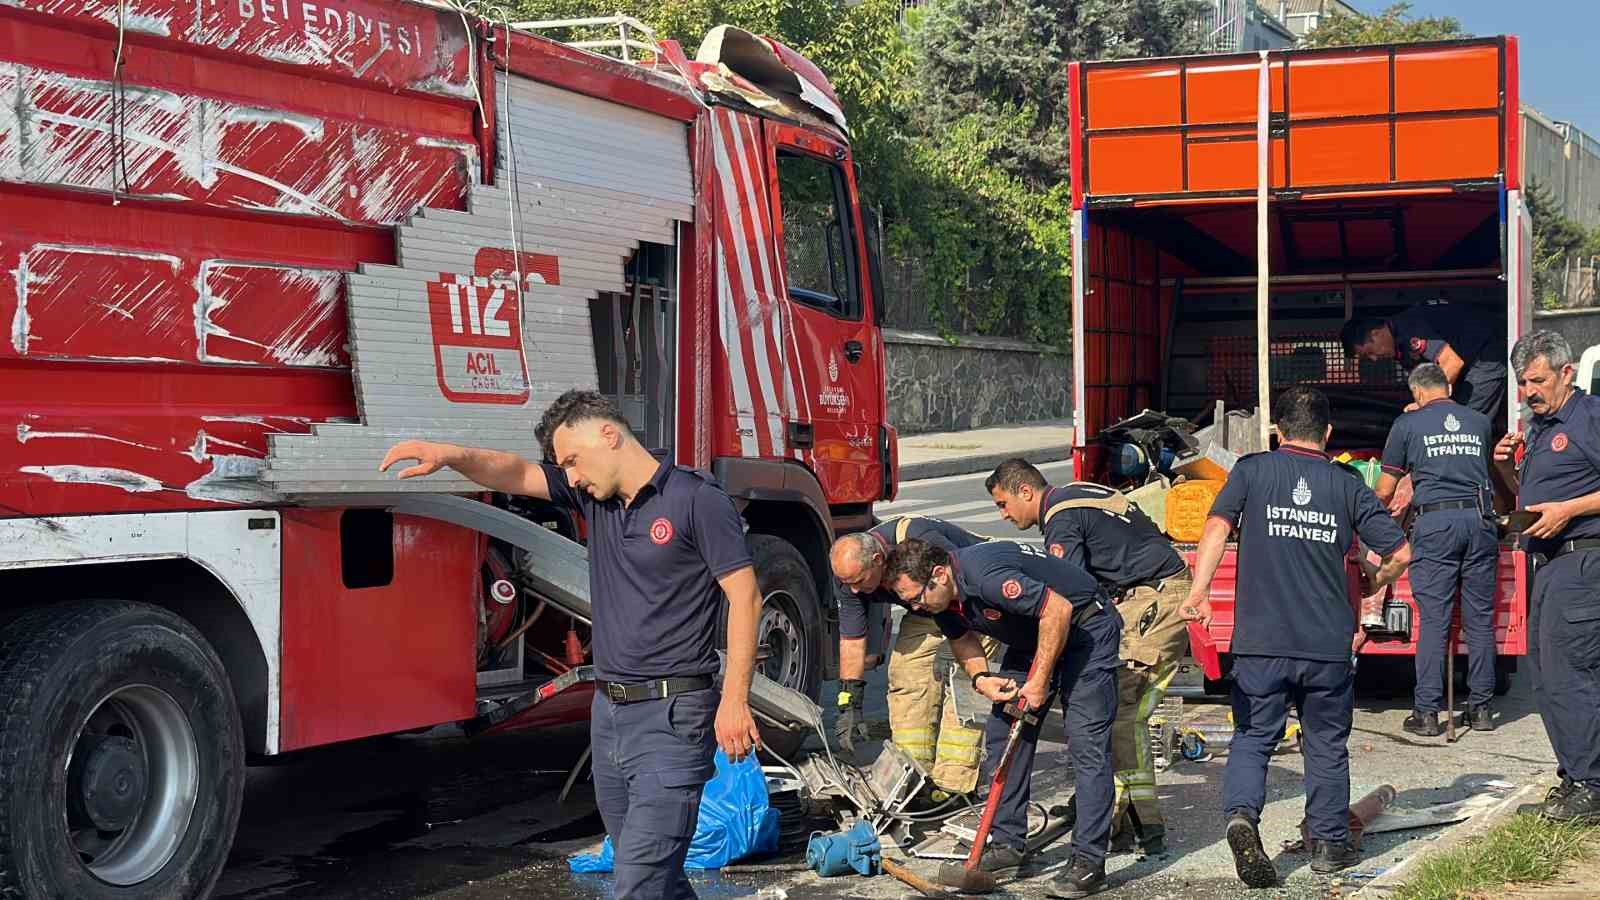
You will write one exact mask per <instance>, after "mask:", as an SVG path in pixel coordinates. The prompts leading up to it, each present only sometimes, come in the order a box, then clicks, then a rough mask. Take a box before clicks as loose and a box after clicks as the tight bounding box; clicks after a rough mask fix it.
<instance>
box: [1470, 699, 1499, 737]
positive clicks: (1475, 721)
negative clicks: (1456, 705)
mask: <svg viewBox="0 0 1600 900" xmlns="http://www.w3.org/2000/svg"><path fill="white" fill-rule="evenodd" d="M1467 724H1468V725H1470V726H1472V730H1473V731H1493V730H1494V708H1493V707H1491V706H1490V705H1489V704H1487V703H1485V704H1483V705H1482V706H1469V707H1467Z"/></svg>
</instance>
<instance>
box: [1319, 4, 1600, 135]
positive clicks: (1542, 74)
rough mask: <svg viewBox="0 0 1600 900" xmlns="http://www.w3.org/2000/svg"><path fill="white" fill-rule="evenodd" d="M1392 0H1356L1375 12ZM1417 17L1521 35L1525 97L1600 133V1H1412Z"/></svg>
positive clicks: (1474, 31) (1477, 31) (1552, 114)
mask: <svg viewBox="0 0 1600 900" xmlns="http://www.w3.org/2000/svg"><path fill="white" fill-rule="evenodd" d="M1389 2H1390V0H1354V2H1353V3H1352V4H1351V5H1352V6H1355V7H1356V8H1357V9H1359V10H1361V11H1362V12H1367V13H1374V12H1379V11H1381V10H1382V9H1383V8H1384V7H1386V6H1388V5H1389ZM1411 12H1412V14H1413V15H1417V16H1454V17H1456V18H1457V19H1460V20H1461V25H1462V27H1463V28H1465V29H1466V30H1467V31H1468V32H1469V33H1471V34H1475V35H1479V36H1488V35H1494V34H1509V35H1515V36H1516V37H1517V43H1518V48H1519V51H1520V52H1519V54H1518V56H1519V68H1520V69H1521V76H1522V102H1523V103H1526V104H1528V105H1531V106H1533V107H1534V108H1535V109H1538V110H1539V111H1540V112H1542V113H1544V114H1545V115H1547V116H1549V117H1551V118H1553V119H1557V120H1559V121H1564V122H1573V123H1576V124H1577V126H1578V127H1579V128H1581V129H1583V130H1584V131H1586V132H1588V133H1589V134H1591V135H1595V136H1597V137H1600V84H1597V83H1600V0H1412V3H1411Z"/></svg>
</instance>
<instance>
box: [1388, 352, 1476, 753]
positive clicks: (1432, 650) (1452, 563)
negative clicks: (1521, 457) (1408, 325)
mask: <svg viewBox="0 0 1600 900" xmlns="http://www.w3.org/2000/svg"><path fill="white" fill-rule="evenodd" d="M1410 385H1411V396H1412V398H1413V399H1415V400H1416V406H1417V408H1416V409H1415V410H1412V411H1411V412H1408V413H1405V414H1403V415H1401V416H1400V418H1399V419H1396V420H1395V423H1394V427H1392V428H1390V429H1389V440H1388V443H1386V444H1385V445H1384V448H1383V474H1382V475H1381V476H1379V478H1378V491H1377V493H1378V499H1379V500H1380V501H1382V502H1383V503H1384V505H1385V506H1387V505H1388V503H1389V500H1390V499H1391V498H1393V497H1394V492H1395V489H1396V488H1397V487H1398V486H1399V484H1400V479H1401V478H1404V477H1405V476H1407V475H1410V476H1411V480H1412V482H1413V484H1415V486H1416V494H1415V496H1414V498H1413V499H1412V501H1411V503H1412V506H1413V507H1414V508H1415V509H1416V511H1417V520H1416V524H1414V525H1413V526H1412V527H1411V544H1412V550H1413V557H1412V560H1411V592H1412V595H1413V596H1415V597H1416V599H1417V611H1418V612H1419V613H1420V614H1421V617H1422V623H1421V627H1420V629H1419V631H1420V634H1419V635H1418V637H1417V659H1416V665H1417V687H1416V694H1415V696H1414V697H1413V699H1412V703H1411V710H1412V712H1411V715H1410V716H1409V717H1407V719H1406V721H1405V724H1404V725H1403V726H1402V727H1403V728H1405V730H1406V731H1409V732H1410V733H1412V734H1415V735H1419V736H1422V737H1435V736H1437V735H1439V734H1440V733H1441V732H1442V731H1443V729H1442V728H1441V727H1440V725H1439V708H1440V706H1441V704H1442V702H1443V700H1444V688H1443V684H1444V655H1445V654H1446V653H1454V652H1455V648H1454V646H1447V643H1449V635H1448V631H1449V625H1450V615H1451V607H1452V606H1453V605H1454V601H1455V596H1456V590H1457V589H1458V588H1459V589H1460V591H1461V630H1462V632H1463V633H1464V634H1465V635H1466V638H1467V649H1468V651H1469V654H1470V655H1469V656H1468V661H1469V668H1468V669H1467V685H1468V686H1469V687H1470V688H1471V691H1472V695H1471V698H1470V699H1469V700H1468V704H1467V722H1468V724H1470V725H1471V726H1472V727H1473V728H1474V729H1476V730H1478V731H1492V730H1493V729H1494V718H1493V711H1492V710H1491V709H1490V707H1489V703H1490V701H1491V700H1493V699H1494V655H1495V647H1494V596H1495V581H1496V578H1495V576H1496V571H1497V569H1498V567H1499V563H1500V540H1499V537H1498V535H1497V534H1496V533H1495V525H1494V520H1493V519H1492V518H1491V517H1492V516H1493V515H1494V501H1493V492H1494V488H1493V486H1492V485H1491V484H1490V481H1489V450H1490V448H1491V447H1492V446H1493V445H1492V443H1491V442H1490V440H1489V434H1490V431H1491V429H1490V426H1489V419H1488V417H1486V416H1484V415H1483V414H1482V413H1480V412H1478V411H1477V410H1475V409H1470V408H1468V407H1465V406H1462V405H1461V404H1459V403H1457V402H1455V401H1454V400H1451V399H1450V383H1449V382H1448V381H1446V380H1445V376H1444V371H1443V370H1442V369H1440V368H1439V367H1438V366H1436V365H1434V364H1433V363H1423V364H1422V365H1420V366H1417V367H1416V368H1415V369H1413V370H1412V372H1411V377H1410ZM1448 714H1449V715H1455V711H1454V710H1450V711H1449V713H1448Z"/></svg>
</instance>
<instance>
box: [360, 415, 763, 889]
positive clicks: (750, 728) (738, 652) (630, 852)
mask: <svg viewBox="0 0 1600 900" xmlns="http://www.w3.org/2000/svg"><path fill="white" fill-rule="evenodd" d="M539 439H540V442H541V443H543V444H544V445H545V447H546V448H548V449H551V450H553V456H554V458H555V460H556V463H557V464H556V465H550V464H543V465H536V464H534V463H530V462H529V461H527V460H525V459H523V458H522V457H520V456H518V455H516V454H515V453H504V452H501V451H498V450H484V449H477V448H468V447H457V446H453V445H450V444H437V443H429V442H426V441H402V442H401V443H399V444H396V445H395V446H394V447H393V448H391V449H390V450H389V453H388V455H387V456H386V457H385V458H384V461H383V464H382V466H381V468H383V469H388V468H389V466H391V465H393V464H394V463H395V462H397V461H399V460H402V459H414V460H417V464H416V465H414V466H411V467H410V468H407V469H405V470H403V471H401V472H400V477H401V478H414V477H417V476H419V475H428V474H431V473H433V472H435V471H438V470H439V469H440V468H442V467H444V466H449V467H450V468H452V469H455V470H456V471H458V472H460V473H461V474H463V475H465V476H467V477H468V478H470V479H472V480H473V481H475V482H477V483H478V484H481V485H483V486H484V487H486V488H488V489H490V490H494V491H500V492H503V493H508V494H521V495H524V496H529V497H537V498H540V499H545V500H550V501H551V502H553V503H557V504H560V505H562V506H566V507H569V508H571V509H573V510H576V511H577V512H579V513H581V514H582V515H583V517H584V519H585V520H586V521H587V523H588V526H589V588H590V597H591V603H592V606H593V615H594V622H593V626H594V668H595V676H596V685H595V687H596V690H595V696H594V702H593V706H592V708H591V710H590V723H589V729H590V732H589V733H590V744H591V751H592V759H593V768H594V786H595V799H596V802H597V804H598V806H599V807H600V815H601V817H602V818H603V819H604V821H605V825H606V832H607V833H608V834H609V835H610V836H611V840H612V844H613V846H614V848H615V855H616V856H615V858H616V863H615V871H616V875H615V878H616V884H615V893H616V895H617V896H618V897H650V898H670V900H682V898H692V897H694V896H695V893H694V889H693V888H692V887H690V885H689V880H688V879H687V878H686V877H685V876H684V874H683V861H684V858H685V857H686V856H687V855H688V852H689V841H690V839H691V838H692V837H693V836H694V830H695V824H696V822H697V821H698V819H699V808H700V789H701V787H702V786H704V784H705V783H706V781H708V780H709V779H710V778H711V775H712V774H713V772H714V769H713V766H712V753H713V751H714V750H715V748H716V745H718V744H720V745H721V747H722V749H723V751H724V752H725V753H727V755H728V757H729V758H730V759H734V760H738V759H741V758H742V757H744V756H745V755H746V754H748V753H750V752H751V751H752V750H753V749H754V748H756V747H757V746H759V743H760V736H759V732H757V730H756V725H755V721H754V720H753V719H752V718H751V716H750V707H749V703H748V697H749V690H750V678H751V673H752V672H753V671H754V667H755V653H756V622H757V620H758V617H759V616H760V612H761V596H760V594H759V592H758V591H757V588H756V576H755V569H754V567H753V565H752V563H751V559H750V553H749V551H748V550H747V549H746V548H745V539H744V523H743V521H742V520H741V519H740V517H739V514H738V512H737V511H736V510H735V509H734V507H733V501H731V500H730V499H729V498H728V495H727V494H725V493H723V492H722V490H721V489H720V488H718V487H717V485H716V483H715V482H713V481H711V480H710V479H709V478H708V477H707V476H705V475H702V474H701V473H699V472H696V471H694V470H692V469H686V468H681V467H679V466H675V465H673V464H672V463H671V462H669V461H668V460H666V459H665V458H664V457H657V456H656V455H654V454H652V453H650V451H648V450H646V449H645V448H644V447H643V446H641V445H640V444H639V442H638V441H636V440H635V439H634V437H633V434H632V432H631V431H630V429H629V426H628V422H627V420H626V419H625V418H623V417H622V415H621V413H619V412H618V411H617V410H616V408H615V407H614V406H612V405H611V402H610V401H609V400H607V399H606V398H605V397H604V396H603V395H601V394H599V393H596V392H594V391H576V390H574V391H568V392H567V393H565V394H563V395H561V397H560V398H558V399H557V400H556V401H555V403H553V404H551V406H550V408H549V409H548V410H546V412H545V414H544V418H543V420H542V421H541V422H540V424H539ZM724 597H726V599H727V603H728V663H727V673H726V675H725V677H724V679H723V687H722V692H721V696H720V698H719V696H718V694H717V691H716V690H715V689H714V678H715V676H716V673H717V653H716V636H717V618H718V612H719V607H720V605H721V602H722V600H723V598H724ZM713 721H714V728H713Z"/></svg>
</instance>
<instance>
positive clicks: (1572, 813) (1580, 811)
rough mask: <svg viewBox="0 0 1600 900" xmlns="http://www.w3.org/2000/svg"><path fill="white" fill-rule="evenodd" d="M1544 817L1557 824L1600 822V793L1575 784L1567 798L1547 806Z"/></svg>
mask: <svg viewBox="0 0 1600 900" xmlns="http://www.w3.org/2000/svg"><path fill="white" fill-rule="evenodd" d="M1544 817H1545V818H1546V819H1550V820H1552V821H1556V822H1578V823H1581V824H1584V825H1592V824H1595V823H1597V822H1600V791H1596V790H1595V789H1594V788H1591V787H1589V786H1587V785H1580V784H1574V785H1573V786H1572V790H1570V791H1568V792H1567V795H1566V796H1565V797H1562V798H1560V799H1559V800H1552V801H1550V802H1549V803H1546V804H1545V806H1544Z"/></svg>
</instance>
